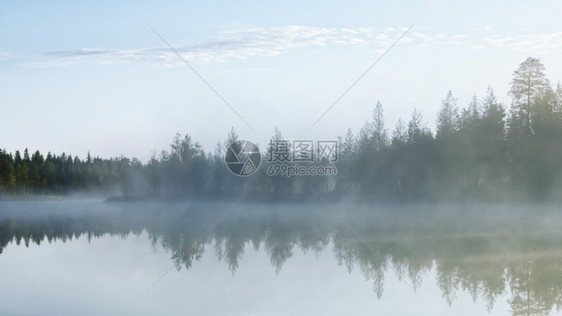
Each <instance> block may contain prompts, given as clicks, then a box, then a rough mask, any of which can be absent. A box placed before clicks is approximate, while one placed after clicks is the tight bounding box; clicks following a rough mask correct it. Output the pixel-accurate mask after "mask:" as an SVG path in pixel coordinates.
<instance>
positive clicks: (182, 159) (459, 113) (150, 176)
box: [0, 57, 562, 201]
mask: <svg viewBox="0 0 562 316" xmlns="http://www.w3.org/2000/svg"><path fill="white" fill-rule="evenodd" d="M544 70H545V67H544V65H543V64H542V63H541V62H540V60H539V59H536V58H531V57H529V58H527V59H526V60H525V61H523V62H522V63H521V64H520V65H519V67H518V69H517V70H516V71H515V72H514V73H513V79H512V81H511V88H510V92H509V95H510V97H511V100H512V102H511V105H510V106H506V105H504V104H501V103H499V102H498V101H497V99H496V97H495V95H494V92H493V90H492V88H488V90H487V92H486V95H484V96H483V97H481V98H478V97H477V96H474V97H473V99H472V101H471V102H470V103H469V104H468V105H467V106H466V107H464V108H459V106H458V105H457V99H456V98H455V97H454V96H453V94H452V93H451V92H450V91H449V92H448V93H447V94H446V96H445V98H444V99H443V101H442V105H441V109H440V111H439V113H438V115H437V122H436V130H435V132H433V131H432V130H431V129H430V128H429V127H428V125H427V123H426V122H424V120H423V118H422V115H421V113H420V112H419V111H417V110H414V111H413V113H412V115H411V117H410V118H409V120H408V121H402V120H399V121H398V123H397V124H396V126H395V127H394V129H393V130H392V131H389V130H388V129H387V128H386V127H385V122H384V117H383V106H382V105H381V103H380V102H377V104H376V106H375V108H374V110H373V118H372V119H371V120H370V121H368V122H366V123H365V125H364V126H363V127H362V128H361V130H360V131H359V133H358V135H356V136H355V135H353V133H352V131H351V130H349V131H348V133H347V134H346V135H345V136H344V137H342V138H340V140H339V146H338V151H339V152H338V160H337V161H336V162H333V163H330V162H327V161H323V162H321V163H319V164H321V165H326V164H331V165H334V166H335V167H337V175H332V176H299V177H286V176H284V175H277V176H269V175H267V173H266V168H265V167H264V165H265V163H262V168H260V170H258V172H257V174H254V175H252V176H250V177H246V178H241V177H237V176H235V175H233V174H230V173H229V172H228V171H227V169H226V166H225V162H224V155H225V148H226V147H227V146H228V145H229V144H231V143H232V142H233V141H235V140H237V139H238V137H237V135H236V133H235V131H234V130H232V131H231V132H230V133H229V135H228V136H227V139H226V140H225V141H224V142H219V143H218V144H217V146H216V148H215V150H214V152H212V153H208V152H205V151H204V149H203V148H202V147H201V146H200V145H199V144H198V143H197V142H194V141H193V140H192V139H191V137H190V136H189V135H185V136H183V137H182V136H181V135H180V134H177V135H176V137H175V138H174V140H173V142H172V144H171V148H170V149H169V150H168V151H162V152H161V153H160V155H159V156H158V157H156V156H154V157H152V158H151V159H150V161H149V162H148V163H146V164H143V163H141V162H140V161H139V160H138V159H136V158H133V159H129V158H125V157H119V158H111V159H102V158H99V157H91V156H90V154H88V156H87V157H86V159H79V158H78V157H76V156H74V157H73V156H71V155H66V154H64V153H63V154H61V155H55V154H52V153H48V154H47V155H46V156H44V155H43V154H42V153H40V152H38V151H36V152H34V153H30V152H28V150H27V149H25V151H24V152H23V154H22V153H21V152H20V151H16V152H15V153H14V154H12V153H8V152H7V151H6V150H0V195H16V194H17V195H31V194H65V193H71V192H77V191H82V192H97V193H101V194H109V193H110V194H121V195H123V196H129V197H163V198H185V197H190V198H194V197H196V198H201V199H206V198H219V197H232V196H237V195H240V194H242V193H243V192H245V190H246V188H249V187H251V188H252V191H253V192H252V193H251V194H250V195H251V196H253V197H254V198H260V199H268V200H270V199H304V198H309V197H311V196H312V194H313V193H317V192H320V193H330V194H329V196H330V197H332V198H338V197H342V196H350V197H356V198H360V199H363V200H364V199H367V200H393V201H414V200H428V201H436V200H438V201H457V200H464V199H479V200H546V199H550V198H556V197H558V196H562V194H561V193H562V87H561V85H560V84H558V85H556V87H553V86H552V85H551V83H550V81H549V79H548V78H546V76H545V74H544ZM271 139H272V141H274V140H279V139H282V135H281V133H280V132H279V131H278V130H276V131H275V135H274V136H272V138H271ZM116 192H119V193H116Z"/></svg>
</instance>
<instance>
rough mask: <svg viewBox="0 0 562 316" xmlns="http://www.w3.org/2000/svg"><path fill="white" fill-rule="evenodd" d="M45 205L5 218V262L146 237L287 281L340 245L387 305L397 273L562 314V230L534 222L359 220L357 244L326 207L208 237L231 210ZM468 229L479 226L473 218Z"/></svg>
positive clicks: (227, 227)
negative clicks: (284, 275) (297, 267)
mask: <svg viewBox="0 0 562 316" xmlns="http://www.w3.org/2000/svg"><path fill="white" fill-rule="evenodd" d="M39 205H40V204H27V206H25V207H23V206H21V205H20V206H14V208H15V210H14V211H12V212H3V213H2V214H1V215H0V253H2V250H3V249H4V248H5V247H6V246H7V245H8V244H9V243H11V242H13V243H15V244H18V245H20V244H24V245H26V246H28V245H29V244H30V243H35V244H37V245H39V244H41V243H42V242H45V241H48V242H49V243H50V242H53V241H56V240H61V241H63V242H66V241H71V240H73V239H75V238H79V237H82V236H84V237H86V238H88V240H90V239H91V238H98V237H101V236H104V235H107V234H109V235H110V236H114V237H119V238H126V237H127V236H129V235H130V234H135V235H140V234H141V233H143V232H146V233H147V234H148V236H149V239H150V240H151V242H152V243H153V245H154V246H158V245H160V246H162V247H163V248H165V249H167V250H168V251H170V253H171V260H172V261H173V262H174V263H175V265H176V267H177V268H178V269H180V268H181V267H182V266H183V267H185V268H187V269H189V268H190V267H191V266H192V264H193V263H194V262H195V261H197V260H199V259H200V258H201V257H202V256H203V253H204V251H205V249H206V246H207V245H210V246H211V247H214V251H215V255H216V256H217V257H218V259H219V260H221V261H225V262H226V263H227V264H228V268H229V269H230V270H231V271H232V273H233V274H234V273H235V271H236V269H237V268H238V267H239V265H240V264H242V261H243V258H244V251H245V249H246V247H247V246H252V247H253V248H254V249H256V250H258V249H260V248H261V249H263V250H264V251H265V252H266V253H267V255H268V257H269V260H270V262H271V265H272V266H273V268H274V269H275V271H276V273H279V272H280V271H281V269H282V267H283V264H284V263H285V262H286V261H287V260H288V259H289V258H291V257H292V256H293V254H294V253H295V251H302V252H303V253H314V254H319V253H320V252H321V251H322V250H324V249H326V247H327V246H329V245H331V246H332V247H333V252H334V254H335V257H336V259H337V261H338V263H339V264H340V265H343V266H345V267H346V268H347V269H348V270H349V271H350V272H351V270H352V269H354V268H358V269H359V270H360V271H361V272H362V273H363V275H364V276H365V278H366V279H368V280H371V281H372V282H373V290H374V292H375V294H376V296H377V297H379V298H380V297H381V296H382V295H383V289H384V281H385V276H387V277H388V276H389V273H392V274H394V273H396V274H397V277H398V278H402V279H404V280H406V282H408V284H409V285H410V286H411V287H412V288H413V289H418V288H420V286H421V285H422V284H421V283H422V280H423V279H424V277H425V276H427V275H428V274H429V273H430V272H431V271H434V272H435V274H436V282H437V284H438V285H439V287H440V288H441V291H442V295H443V297H444V299H445V300H446V301H447V302H448V303H449V304H453V302H454V299H455V297H456V295H457V293H458V292H459V291H463V292H466V293H469V294H470V295H472V297H473V299H474V300H478V299H481V300H483V301H484V302H485V303H486V305H487V307H488V309H489V310H491V309H492V307H493V305H494V304H495V302H496V300H497V298H498V297H500V296H501V295H503V294H508V295H509V296H510V298H509V300H508V303H509V305H510V307H511V311H512V313H513V315H546V314H548V313H549V312H550V311H551V310H552V309H553V308H555V309H556V310H559V309H560V306H561V305H562V272H561V271H562V251H561V250H562V235H561V234H559V233H548V232H553V231H559V230H557V229H558V227H544V226H536V225H535V226H534V225H533V224H532V223H529V221H523V222H524V223H525V224H524V226H525V227H524V229H519V230H513V225H511V224H510V223H507V224H505V225H506V228H504V229H502V228H501V227H500V228H497V229H493V230H492V229H490V228H494V225H493V224H490V227H483V228H482V227H481V226H478V227H476V228H472V229H465V230H462V229H460V228H459V225H454V224H450V225H449V224H446V223H444V222H440V221H439V220H435V218H433V219H431V220H420V219H419V218H418V219H416V218H415V216H414V217H412V218H409V220H406V221H405V220H404V217H393V216H382V217H380V218H377V219H373V218H374V217H376V216H381V215H380V214H378V215H372V214H371V215H365V214H359V213H358V214H357V216H350V218H351V219H350V220H349V221H350V222H349V225H350V226H351V227H353V228H354V229H355V233H356V234H357V235H359V236H360V237H361V240H357V238H355V237H354V236H355V234H352V233H351V232H350V231H348V230H347V229H346V226H345V225H342V223H340V222H338V221H337V220H334V218H333V217H330V216H329V215H328V214H326V212H325V211H324V210H321V209H319V208H317V209H315V208H312V207H309V208H307V209H302V208H301V209H299V208H297V207H294V206H289V207H278V208H268V209H263V208H260V207H259V206H257V205H253V206H252V205H251V206H246V207H244V208H238V209H235V210H233V211H232V212H231V214H229V215H228V216H227V217H225V218H224V220H223V221H221V222H220V223H219V224H218V225H217V226H216V227H215V228H214V229H213V230H212V231H211V232H210V233H209V234H208V235H205V236H203V238H201V236H202V234H203V233H204V232H205V231H206V230H207V228H208V227H210V226H212V225H213V224H214V222H215V221H216V218H217V217H218V215H220V213H221V212H222V211H223V210H224V209H226V207H227V206H226V205H218V204H213V207H210V206H209V205H206V204H192V205H188V206H186V205H185V204H179V203H178V204H168V205H166V208H165V209H163V208H162V205H158V204H155V205H152V206H151V205H148V206H146V205H143V206H141V205H137V204H123V205H120V206H116V205H107V204H104V205H102V207H101V208H100V206H99V204H94V203H92V205H89V206H87V207H82V209H80V210H77V209H73V208H72V205H66V204H59V206H58V207H59V208H61V209H56V208H55V209H54V210H48V212H47V211H46V210H43V209H41V208H42V206H41V207H39V208H37V209H35V208H34V207H36V206H39ZM55 205H57V204H55ZM18 208H20V209H18ZM63 208H67V209H66V210H65V209H63ZM449 220H450V219H447V221H449ZM461 220H462V221H463V223H464V226H467V227H468V226H470V225H469V224H470V220H469V219H468V218H467V217H466V216H465V217H464V218H462V219H461ZM489 221H492V222H493V221H494V220H493V219H490V220H489ZM549 222H552V223H557V222H558V223H559V222H560V221H555V220H552V221H549ZM539 229H542V230H539ZM490 231H494V233H493V234H492V233H489V232H490ZM512 231H518V232H516V233H512Z"/></svg>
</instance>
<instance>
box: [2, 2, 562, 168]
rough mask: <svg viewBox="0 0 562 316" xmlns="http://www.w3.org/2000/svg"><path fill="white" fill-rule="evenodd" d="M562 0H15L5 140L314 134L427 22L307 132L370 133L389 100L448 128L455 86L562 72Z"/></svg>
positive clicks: (136, 144) (60, 147)
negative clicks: (84, 0)
mask: <svg viewBox="0 0 562 316" xmlns="http://www.w3.org/2000/svg"><path fill="white" fill-rule="evenodd" d="M560 9H562V4H561V3H559V2H556V1H538V2H533V3H527V2H524V1H509V2H508V1H498V2H494V3H489V2H486V1H479V2H473V3H452V2H447V1H424V2H420V3H417V4H411V3H409V2H397V3H393V4H388V3H382V2H373V3H371V2H362V1H357V2H353V3H348V4H325V3H321V2H317V1H314V2H309V3H307V4H301V3H297V2H292V1H291V2H285V3H283V4H282V5H275V6H272V5H268V4H266V3H263V4H255V3H250V2H245V1H244V2H237V3H230V2H215V3H198V2H187V3H183V2H171V3H168V4H166V5H165V6H164V5H162V6H159V5H154V4H150V3H149V2H135V3H134V5H130V4H127V3H121V4H115V3H112V2H107V3H97V4H85V5H78V4H74V3H72V2H58V3H57V4H56V5H54V4H48V3H42V2H28V3H26V4H25V5H22V4H19V3H2V4H0V43H1V44H0V69H1V71H0V104H2V113H3V114H2V116H0V135H2V139H1V140H2V144H1V146H2V147H5V148H6V149H7V151H8V152H14V151H15V150H17V149H19V150H23V149H24V148H29V149H30V151H35V150H40V151H41V152H44V153H46V152H48V151H51V152H54V153H58V154H60V153H62V152H66V153H70V154H73V155H78V156H79V157H80V158H84V157H85V156H86V154H87V152H88V151H90V152H91V153H92V154H93V155H97V156H101V157H114V156H120V155H125V156H128V157H138V158H140V159H141V160H142V161H146V160H147V159H148V158H149V157H150V155H151V154H152V153H153V152H154V151H156V152H159V151H160V150H162V149H166V148H167V147H168V145H169V143H170V141H171V139H172V138H173V136H174V134H175V133H176V132H180V133H182V134H185V133H189V134H190V135H191V136H192V137H193V139H194V140H196V141H199V142H200V143H201V144H202V145H203V147H204V148H205V150H206V151H212V150H213V148H214V146H215V144H216V143H217V141H219V140H220V141H222V140H224V139H225V137H226V135H227V133H228V132H229V131H230V129H231V128H232V127H234V129H235V130H236V131H237V133H238V135H239V136H240V137H241V138H247V139H253V140H256V141H257V142H258V143H261V144H265V143H266V141H267V139H268V138H269V137H270V136H271V135H272V134H273V131H274V129H275V127H279V129H280V130H281V132H282V133H283V135H284V136H285V137H286V138H289V139H294V138H302V136H303V135H304V133H305V131H306V130H307V128H308V127H310V125H311V124H312V123H313V122H314V121H315V120H316V119H317V118H318V117H319V116H320V115H321V114H322V113H323V112H324V111H325V110H326V109H327V108H328V107H329V106H330V105H331V104H332V103H333V102H334V101H335V100H336V99H337V98H338V97H339V96H341V94H342V93H343V92H344V91H345V90H346V89H347V88H348V87H349V86H350V85H351V84H352V83H353V82H354V81H355V80H356V79H357V78H358V77H359V76H360V75H361V74H362V73H363V72H364V71H365V70H366V69H367V68H368V67H369V66H370V65H371V64H372V63H373V62H374V61H375V60H376V59H377V58H379V57H380V55H381V54H382V53H383V52H384V51H385V50H386V49H387V48H388V47H389V46H390V45H391V44H392V42H394V41H395V40H396V39H397V38H398V37H399V36H400V35H401V34H402V33H403V32H404V29H405V28H407V27H409V26H410V25H411V24H412V23H414V22H417V23H416V25H415V27H414V28H413V29H412V30H411V31H410V32H409V33H408V34H407V35H406V37H404V38H403V39H402V40H401V41H400V42H399V43H398V44H397V45H396V47H394V48H393V49H392V50H391V51H390V52H389V53H388V54H387V55H386V56H385V57H384V58H383V59H382V60H381V61H380V63H378V64H377V65H376V66H375V67H374V68H373V69H372V70H371V72H369V73H368V74H367V75H366V76H365V77H364V78H363V79H362V80H361V81H360V82H359V83H358V84H357V85H356V86H355V87H354V88H353V89H352V90H351V91H350V92H349V93H348V94H347V95H346V96H345V97H344V98H343V99H342V100H341V101H340V102H339V103H338V104H337V105H336V106H335V107H334V108H333V109H332V110H331V111H330V112H329V113H328V114H327V115H326V116H325V117H324V118H323V119H322V120H321V121H320V122H319V123H318V125H317V126H315V128H314V129H313V130H312V131H311V132H310V133H309V134H307V137H310V138H336V137H337V136H344V135H345V133H346V131H347V129H348V128H349V127H351V128H352V130H353V131H354V132H355V133H357V132H358V131H359V129H360V128H361V126H362V125H363V123H364V122H365V121H366V120H370V119H371V115H372V109H373V107H374V105H375V104H376V102H377V101H380V102H381V103H382V104H383V106H384V109H385V118H386V124H387V127H388V128H389V129H392V128H393V126H394V124H395V123H396V121H397V120H398V118H402V119H404V120H407V119H408V118H409V116H410V113H411V112H412V111H413V110H414V109H418V110H420V111H421V112H422V114H423V116H424V120H425V121H426V122H429V127H430V128H432V129H433V130H434V125H433V124H434V122H435V115H436V114H437V112H438V110H439V107H440V105H441V100H442V99H443V98H444V97H445V96H446V93H447V91H448V90H452V92H453V94H454V95H455V96H456V97H457V98H458V105H459V106H460V107H464V106H466V105H467V104H468V103H469V102H470V100H471V99H472V96H473V94H477V96H479V97H483V96H484V94H485V92H486V88H487V87H488V86H489V85H491V86H492V87H493V89H494V91H495V93H496V95H497V96H498V99H499V101H501V102H502V103H503V104H504V105H506V106H509V104H510V102H511V101H510V98H509V97H508V96H507V92H508V90H509V82H510V80H511V77H512V73H513V70H514V69H516V68H517V66H518V65H519V63H520V62H521V61H523V60H525V58H527V57H529V56H533V57H537V58H540V60H541V62H542V63H543V64H544V65H545V66H546V76H547V77H548V78H551V80H553V83H554V84H556V81H557V80H559V79H560V76H559V75H558V74H560V73H562V61H561V60H560V59H559V58H557V56H559V54H560V52H561V50H562V32H561V30H560V26H561V25H560V23H559V22H558V12H560V11H561V10H560ZM146 22H148V23H150V25H152V26H153V27H154V28H155V29H156V30H157V31H158V32H159V33H160V34H162V36H163V37H164V38H165V39H166V40H167V41H168V42H169V43H170V44H171V45H172V46H174V47H175V48H177V49H178V52H180V54H182V56H184V57H185V58H186V59H187V60H189V62H190V64H192V65H193V66H194V67H195V68H196V69H197V71H198V72H199V73H200V74H201V75H202V76H203V77H204V78H205V79H206V80H207V81H208V82H209V83H210V84H211V85H212V86H213V88H215V89H216V90H217V91H218V92H219V93H220V95H221V96H223V97H224V98H225V99H226V100H228V102H229V103H230V104H231V105H232V106H233V107H234V108H235V109H236V110H237V111H238V112H239V113H240V114H241V116H242V117H244V119H245V120H247V121H248V122H249V123H250V124H251V125H252V126H253V127H254V128H255V130H256V133H254V132H252V131H251V130H250V129H249V128H248V127H247V126H246V124H244V122H242V121H241V120H240V119H239V118H238V117H237V116H236V115H235V114H233V112H232V111H231V110H230V109H228V108H227V107H226V106H225V105H224V104H223V103H222V102H221V100H220V99H219V98H217V97H216V95H214V94H213V92H212V91H211V90H210V89H209V88H208V87H206V86H205V84H204V83H203V82H202V81H201V80H200V79H199V78H197V77H196V76H195V75H194V74H193V73H192V72H191V71H190V70H189V69H188V68H187V66H186V65H185V64H183V63H182V62H181V60H179V59H178V58H177V56H175V55H174V53H173V52H171V51H170V49H169V48H167V47H166V46H165V44H164V43H163V42H162V41H161V40H160V39H159V38H158V37H157V36H156V35H155V34H154V33H153V32H152V31H151V30H150V28H149V27H147V25H146Z"/></svg>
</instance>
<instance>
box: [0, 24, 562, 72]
mask: <svg viewBox="0 0 562 316" xmlns="http://www.w3.org/2000/svg"><path fill="white" fill-rule="evenodd" d="M405 29H406V27H404V26H394V27H390V26H389V27H381V28H371V27H359V28H340V29H338V28H322V27H309V26H297V25H293V26H279V27H270V28H238V29H234V30H229V31H226V32H222V33H220V34H218V35H217V36H216V37H214V38H212V39H210V40H207V41H203V42H199V43H194V44H187V45H186V44H184V43H172V45H173V46H174V47H175V49H176V50H177V51H178V53H179V54H181V55H182V56H183V57H184V58H185V59H186V60H188V61H190V62H193V63H196V64H204V63H225V62H228V61H231V60H240V59H247V58H251V57H255V56H277V55H281V54H286V53H288V52H290V51H293V50H299V49H304V48H314V47H317V48H318V47H320V48H324V47H331V46H341V47H350V48H361V49H365V48H368V49H369V50H370V51H374V52H382V51H384V49H385V48H386V47H388V46H389V45H391V44H392V43H393V42H394V41H395V40H396V38H397V37H398V36H400V34H401V33H402V32H403V31H404V30H405ZM461 39H462V40H461ZM400 44H401V45H410V46H412V47H414V48H420V49H423V48H428V47H435V46H437V45H444V46H447V45H448V46H458V47H466V49H475V50H482V49H486V48H503V49H510V50H523V51H531V52H537V53H554V52H561V51H562V32H555V33H543V34H522V35H510V34H497V33H494V30H493V29H491V28H486V29H482V30H481V31H480V32H477V33H473V34H470V35H469V34H458V33H455V34H452V35H447V34H443V33H442V32H435V34H431V33H430V32H429V31H428V30H427V29H424V28H421V27H418V28H416V30H415V31H414V32H412V33H411V34H409V35H407V36H406V37H405V38H404V39H403V40H402V41H401V43H400ZM0 60H2V61H13V62H15V63H17V64H19V65H24V66H31V67H36V66H64V65H74V64H96V65H100V64H115V63H149V64H153V65H156V66H177V65H181V61H180V60H179V59H178V58H177V56H175V54H174V53H173V52H172V51H170V49H168V48H166V47H156V48H138V49H95V48H82V49H76V50H66V51H52V52H46V53H38V54H30V55H25V56H21V55H16V54H13V53H10V52H1V51H0Z"/></svg>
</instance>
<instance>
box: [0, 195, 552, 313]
mask: <svg viewBox="0 0 562 316" xmlns="http://www.w3.org/2000/svg"><path fill="white" fill-rule="evenodd" d="M0 284H1V286H0V315H39V314H40V315H549V314H550V315H555V314H557V313H558V312H559V309H560V306H561V304H562V213H560V210H559V209H558V208H557V207H556V206H552V205H534V204H529V205H487V204H477V205H476V204H470V205H469V204H467V205H431V204H423V205H421V204H410V205H399V206H397V205H375V206H373V205H357V204H343V203H340V204H314V203H307V204H304V203H301V204H290V203H287V204H283V203H276V204H259V203H240V204H237V205H234V206H233V205H231V204H230V203H226V202H214V203H187V202H176V203H157V202H152V203H148V202H147V203H140V202H130V203H105V202H103V201H98V200H83V199H82V200H52V201H0Z"/></svg>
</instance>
